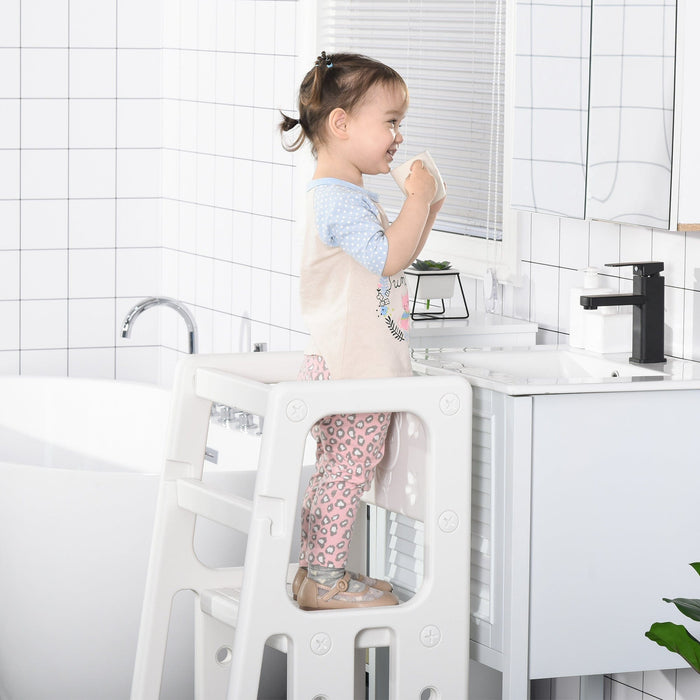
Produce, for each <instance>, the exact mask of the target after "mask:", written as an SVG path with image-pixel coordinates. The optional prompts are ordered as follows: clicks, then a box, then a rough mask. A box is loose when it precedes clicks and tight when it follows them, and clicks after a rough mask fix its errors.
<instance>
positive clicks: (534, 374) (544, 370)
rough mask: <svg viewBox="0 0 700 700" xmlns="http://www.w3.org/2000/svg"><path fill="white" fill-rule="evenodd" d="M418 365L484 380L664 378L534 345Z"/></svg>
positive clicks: (436, 357)
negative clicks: (439, 368)
mask: <svg viewBox="0 0 700 700" xmlns="http://www.w3.org/2000/svg"><path fill="white" fill-rule="evenodd" d="M421 364H426V365H428V366H433V367H441V368H442V369H446V370H452V371H457V372H460V373H461V374H468V375H473V376H476V377H484V378H489V379H493V380H496V381H499V380H500V381H503V380H506V379H511V380H512V379H520V380H527V381H533V380H535V381H537V380H546V381H557V380H572V379H583V380H586V379H587V380H610V379H615V378H625V377H650V378H651V377H659V378H661V377H664V376H665V373H664V372H663V370H662V369H658V368H659V367H663V365H654V367H649V366H644V365H637V364H631V363H630V362H626V361H624V360H617V359H610V358H607V357H601V356H600V355H593V354H590V353H586V352H583V351H579V350H576V349H573V348H567V347H559V346H535V347H531V348H527V349H513V350H486V351H482V350H465V351H460V352H440V353H436V354H431V355H430V356H429V357H426V358H425V359H423V360H421Z"/></svg>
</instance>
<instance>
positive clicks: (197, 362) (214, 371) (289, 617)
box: [131, 353, 471, 700]
mask: <svg viewBox="0 0 700 700" xmlns="http://www.w3.org/2000/svg"><path fill="white" fill-rule="evenodd" d="M301 359H302V356H301V354H300V353H248V354H238V355H208V356H207V355H193V356H190V357H187V358H185V359H183V360H181V361H180V363H179V364H178V371H177V377H176V380H175V385H174V388H173V402H172V408H171V416H170V427H169V437H168V439H167V445H166V454H165V466H164V471H163V475H162V479H161V486H160V494H159V500H158V508H157V511H156V520H155V525H154V533H153V543H152V550H151V557H150V562H149V569H148V577H147V581H146V592H145V598H144V606H143V613H142V619H141V627H140V631H139V641H138V648H137V654H136V665H135V669H134V679H133V684H132V691H131V699H132V700H157V698H158V696H159V690H160V683H161V677H162V668H163V661H164V657H165V648H166V642H167V633H168V623H169V616H170V607H171V602H172V599H173V597H174V595H175V594H176V593H177V592H178V591H180V590H184V589H190V590H193V591H195V592H196V593H197V594H198V596H199V612H198V613H197V614H196V618H195V627H196V643H195V648H196V652H195V655H196V663H195V666H196V670H195V697H196V698H197V699H198V700H218V699H219V698H221V699H223V698H228V700H255V698H257V692H258V682H259V678H260V670H261V664H262V655H263V650H264V647H265V645H266V644H268V645H271V646H273V647H275V648H277V649H279V650H281V651H284V652H286V653H287V655H288V662H287V666H288V672H287V675H288V685H287V697H288V698H290V699H294V700H357V699H358V698H364V693H365V690H364V658H365V651H364V650H365V649H367V648H372V647H382V646H388V647H390V650H391V651H390V654H391V663H390V693H391V694H390V699H389V700H433V699H437V698H442V699H443V700H465V699H466V698H467V687H468V686H467V680H468V665H469V552H470V488H471V387H470V386H469V384H468V383H467V382H466V381H465V380H464V379H463V378H462V377H459V376H457V375H454V376H441V377H408V378H400V379H373V380H341V381H334V382H297V381H294V380H295V378H296V376H297V372H298V370H299V367H300V366H301ZM212 402H217V403H221V404H225V405H228V406H235V407H236V408H238V409H241V410H245V411H248V412H250V413H254V414H257V415H264V416H265V428H264V433H263V439H262V446H261V452H260V460H259V465H258V472H257V478H256V486H255V495H254V498H253V500H252V501H250V500H246V499H244V498H241V497H239V496H236V495H234V494H230V493H225V492H221V491H218V490H216V489H213V488H211V487H208V486H206V485H205V484H203V483H202V481H201V478H202V470H203V458H204V449H205V446H206V437H207V430H208V423H209V414H210V409H211V405H212ZM370 411H372V412H375V411H393V412H410V413H413V414H415V415H416V416H417V417H418V418H419V419H420V420H421V422H422V424H423V427H424V429H425V441H424V445H422V446H421V448H420V449H418V450H417V451H416V450H415V449H414V454H412V455H407V456H406V458H402V459H398V460H397V459H393V460H391V461H392V468H391V469H390V470H389V471H388V472H386V471H385V472H382V474H381V476H379V473H380V472H379V471H378V477H377V478H378V482H377V483H376V484H375V487H374V488H373V490H372V500H373V502H374V503H376V504H377V505H379V506H381V507H383V508H386V509H389V510H394V511H397V512H403V513H406V514H408V515H411V517H417V518H420V519H421V520H423V522H424V524H425V562H424V566H425V568H424V577H423V583H422V586H421V588H420V589H419V590H418V592H417V593H416V594H415V596H414V597H413V598H411V599H410V600H408V601H406V602H403V603H401V604H400V605H398V606H391V607H381V608H369V609H353V610H338V611H335V610H331V611H313V612H309V611H303V610H301V609H299V608H298V606H297V605H296V603H294V602H293V600H292V598H291V595H290V591H289V586H288V583H289V580H290V576H292V575H293V572H294V569H295V567H294V566H293V565H292V566H291V567H290V551H291V550H292V548H293V545H294V544H295V543H293V542H292V535H291V533H292V532H293V530H294V521H295V519H296V517H297V504H298V501H299V499H300V496H301V494H302V493H303V492H304V490H305V487H306V484H305V483H301V481H300V474H301V468H302V456H303V453H304V446H305V441H306V438H307V434H308V432H309V430H310V429H311V427H312V426H313V425H314V423H316V421H317V420H319V419H320V418H322V417H324V416H326V415H329V414H333V413H358V412H370ZM416 462H419V463H420V464H419V466H418V467H417V468H416ZM197 516H202V517H205V518H208V519H211V520H213V521H215V522H218V523H221V524H224V525H227V526H229V527H232V528H235V529H236V530H239V531H241V532H247V533H248V544H247V548H246V557H245V565H244V566H243V567H235V568H223V569H212V568H209V567H206V566H204V565H203V564H202V563H201V562H200V561H199V560H198V559H197V557H196V555H195V553H194V551H193V547H192V542H193V535H194V528H195V522H196V518H197ZM234 628H235V634H234ZM226 687H228V691H227V693H226Z"/></svg>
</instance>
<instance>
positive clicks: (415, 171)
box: [382, 161, 444, 277]
mask: <svg viewBox="0 0 700 700" xmlns="http://www.w3.org/2000/svg"><path fill="white" fill-rule="evenodd" d="M405 186H406V201H405V202H404V203H403V206H402V207H401V211H400V212H399V215H398V216H397V217H396V220H395V221H394V223H393V224H391V226H389V227H388V228H387V230H386V231H385V235H386V237H387V240H388V241H389V252H388V254H387V258H386V263H385V264H384V270H383V272H382V274H383V275H385V276H387V277H389V276H391V275H395V274H397V273H398V272H401V270H404V269H405V268H406V267H408V266H409V265H410V264H411V263H412V262H413V261H414V260H415V259H416V257H417V256H418V254H419V253H420V251H421V250H422V248H423V246H424V245H425V241H426V240H427V238H428V234H429V233H430V229H431V227H432V225H433V223H434V222H435V217H436V216H437V213H438V212H439V211H440V208H441V207H442V203H443V202H444V198H443V199H441V200H440V201H439V202H436V203H435V204H433V205H431V204H430V202H431V201H432V199H433V197H434V196H435V191H436V188H437V185H436V183H435V178H434V177H433V176H432V175H431V174H430V172H429V171H428V170H426V169H425V168H424V167H423V162H422V161H416V162H415V163H414V164H413V165H412V166H411V173H410V175H409V176H408V177H407V178H406V182H405Z"/></svg>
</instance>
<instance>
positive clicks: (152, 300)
mask: <svg viewBox="0 0 700 700" xmlns="http://www.w3.org/2000/svg"><path fill="white" fill-rule="evenodd" d="M152 306H169V307H170V308H171V309H175V311H177V312H178V313H179V314H180V316H182V318H184V319H185V323H186V324H187V332H188V334H189V353H190V355H194V354H195V353H196V352H197V324H196V323H195V320H194V316H193V315H192V314H191V313H190V311H189V309H188V308H187V307H186V306H185V305H184V304H182V303H181V302H179V301H177V299H171V298H170V297H148V298H146V299H143V300H141V301H140V302H139V303H138V304H135V305H134V306H133V307H132V308H131V310H130V311H129V313H128V314H127V315H126V316H125V317H124V322H123V323H122V338H128V337H129V336H130V335H131V327H132V326H133V324H134V321H135V320H136V319H137V318H138V317H139V316H140V315H141V314H142V313H143V312H144V311H145V310H146V309H150V308H151V307H152Z"/></svg>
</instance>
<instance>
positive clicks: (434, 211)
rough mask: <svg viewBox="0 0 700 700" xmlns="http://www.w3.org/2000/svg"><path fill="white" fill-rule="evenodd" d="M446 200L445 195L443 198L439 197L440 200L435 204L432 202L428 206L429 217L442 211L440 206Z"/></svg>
mask: <svg viewBox="0 0 700 700" xmlns="http://www.w3.org/2000/svg"><path fill="white" fill-rule="evenodd" d="M446 199H447V195H445V196H444V197H441V198H440V199H438V200H437V202H433V203H432V204H431V205H430V214H431V216H437V214H438V212H439V211H440V209H442V205H443V204H444V203H445V200H446Z"/></svg>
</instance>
